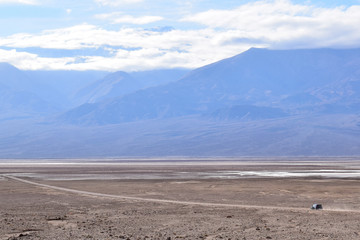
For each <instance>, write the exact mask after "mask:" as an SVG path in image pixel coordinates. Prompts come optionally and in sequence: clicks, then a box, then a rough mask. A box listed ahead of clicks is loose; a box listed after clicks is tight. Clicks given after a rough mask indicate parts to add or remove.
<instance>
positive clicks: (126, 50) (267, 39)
mask: <svg viewBox="0 0 360 240" xmlns="http://www.w3.org/2000/svg"><path fill="white" fill-rule="evenodd" d="M2 2H14V3H21V2H22V3H30V2H32V3H34V1H30V0H29V1H25V0H24V1H20V0H19V1H0V4H1V3H2ZM160 2H161V1H154V2H153V3H152V5H153V7H154V8H153V9H156V7H158V8H159V9H160V10H161V11H160V10H159V11H156V10H153V11H145V10H144V9H143V8H145V7H146V6H149V4H151V3H150V1H146V0H132V1H131V0H121V1H120V0H118V1H107V0H95V1H94V2H93V5H94V6H92V5H91V4H89V6H88V7H89V8H91V7H92V8H94V9H97V10H91V11H90V10H89V11H90V12H91V13H92V16H91V17H88V18H84V19H85V21H84V22H80V23H79V22H78V21H75V19H77V20H78V19H79V17H74V18H71V15H75V14H76V13H77V12H79V11H80V10H76V8H75V7H76V6H68V5H65V6H64V15H66V16H67V18H69V20H68V22H67V24H65V25H66V26H64V27H57V28H52V29H43V30H42V31H39V32H18V33H16V34H10V35H5V36H0V53H1V54H0V61H2V62H9V63H11V64H13V65H15V66H17V67H19V68H21V69H76V70H87V69H96V70H110V71H114V70H126V71H135V70H145V69H156V68H195V67H200V66H202V65H205V64H209V63H211V62H215V61H218V60H220V59H223V58H226V57H230V56H233V55H235V54H238V53H240V52H242V51H245V50H247V49H248V48H250V47H266V48H271V49H295V48H320V47H330V48H346V47H352V48H353V47H360V31H358V26H359V24H360V5H356V4H350V5H349V4H348V5H344V4H338V5H336V6H330V5H329V6H326V5H324V4H323V5H321V4H320V5H319V4H315V3H311V2H309V1H306V2H303V3H293V2H291V1H288V0H274V1H268V0H260V1H249V2H248V3H244V4H241V5H236V6H234V7H232V8H224V6H220V5H219V6H218V9H216V8H213V7H216V6H214V5H211V4H210V3H209V4H208V5H209V7H207V8H206V7H203V8H199V7H198V8H195V7H194V5H195V4H196V3H197V4H199V3H198V1H195V0H194V1H186V2H182V3H181V4H180V3H178V2H177V1H170V3H169V4H168V5H169V9H168V10H169V11H166V9H167V7H166V6H165V5H164V4H163V5H161V7H162V8H161V7H160V5H159V4H161V3H160ZM205 2H209V1H205ZM129 5H131V7H130V6H129ZM96 6H98V8H99V9H98V8H96ZM170 6H173V8H175V7H174V6H177V9H175V10H177V11H176V13H174V12H170ZM81 7H84V6H83V5H81ZM210 7H211V8H210ZM73 8H74V9H73ZM136 9H139V11H137V10H136ZM141 9H142V10H141ZM69 15H70V16H69ZM64 18H65V17H64ZM170 26H171V27H170ZM55 53H56V54H55Z"/></svg>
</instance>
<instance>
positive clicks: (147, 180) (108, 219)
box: [0, 159, 360, 240]
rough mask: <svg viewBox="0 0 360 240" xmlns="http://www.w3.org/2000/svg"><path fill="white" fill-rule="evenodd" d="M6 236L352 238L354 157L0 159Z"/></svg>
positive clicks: (355, 233) (1, 229)
mask: <svg viewBox="0 0 360 240" xmlns="http://www.w3.org/2000/svg"><path fill="white" fill-rule="evenodd" d="M313 203H321V204H322V205H323V207H324V209H323V210H311V209H310V207H311V206H312V204H313ZM8 239H21V240H22V239H24V240H25V239H165V240H168V239H208V240H210V239H241V240H242V239H347V240H351V239H360V162H359V161H358V160H356V159H355V160H346V161H345V160H344V159H338V160H336V159H335V160H332V161H292V162H287V161H226V162H221V161H214V162H211V161H210V162H209V161H198V162H197V161H194V162H181V161H180V162H136V163H129V162H111V163H94V162H92V163H62V164H60V163H51V164H50V163H0V240H8Z"/></svg>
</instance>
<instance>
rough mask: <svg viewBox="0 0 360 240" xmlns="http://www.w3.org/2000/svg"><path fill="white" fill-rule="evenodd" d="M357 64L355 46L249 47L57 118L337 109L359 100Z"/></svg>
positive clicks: (107, 120) (111, 119)
mask: <svg viewBox="0 0 360 240" xmlns="http://www.w3.org/2000/svg"><path fill="white" fill-rule="evenodd" d="M359 69H360V49H346V50H334V49H312V50H266V49H250V50H248V51H247V52H244V53H242V54H239V55H237V56H234V57H232V58H229V59H225V60H222V61H220V62H217V63H214V64H210V65H208V66H205V67H202V68H199V69H196V70H194V71H192V72H190V73H189V74H188V75H186V76H185V77H184V78H182V79H180V80H178V81H176V82H173V83H169V84H167V85H164V86H159V87H153V88H149V89H145V90H142V91H138V92H136V93H133V94H130V95H126V96H123V97H119V98H116V99H112V100H108V101H102V102H98V103H95V104H93V105H92V106H91V107H90V106H87V107H86V110H84V107H79V108H75V109H72V110H70V111H69V112H67V113H65V114H64V115H62V117H61V119H62V120H65V121H67V122H71V123H91V124H114V123H120V122H126V121H137V120H144V119H162V118H169V117H179V116H186V115H193V114H197V115H201V114H206V113H209V112H214V111H216V110H217V109H221V108H229V107H232V106H236V105H253V106H259V107H276V108H280V109H283V110H286V111H287V112H292V113H293V114H298V113H304V112H316V111H321V110H322V109H324V108H326V105H329V104H331V105H334V106H335V105H338V106H339V107H340V108H341V107H344V106H348V105H356V104H358V103H359V92H358V90H359V89H358V86H359V81H360V72H359ZM340 89H343V90H341V91H340ZM334 90H336V91H337V92H336V93H335V94H334V93H333V91H334ZM299 98H300V99H301V101H299Z"/></svg>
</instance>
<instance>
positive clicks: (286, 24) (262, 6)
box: [182, 0, 360, 48]
mask: <svg viewBox="0 0 360 240" xmlns="http://www.w3.org/2000/svg"><path fill="white" fill-rule="evenodd" d="M182 21H188V22H195V23H199V24H202V25H205V26H207V27H209V28H220V29H228V30H230V29H235V30H238V31H239V33H240V34H239V36H238V38H239V39H241V38H242V39H255V40H256V39H257V40H262V41H265V42H267V43H268V45H269V47H291V48H301V47H321V46H322V47H333V46H334V47H335V46H340V45H343V46H355V45H358V43H359V40H360V31H358V26H359V25H360V6H356V5H355V6H351V7H349V8H345V7H337V8H320V7H315V6H312V5H300V4H292V3H291V2H290V1H288V0H275V1H257V2H250V3H248V4H245V5H242V6H240V7H238V8H236V9H234V10H210V11H206V12H201V13H198V14H195V15H192V16H187V17H185V18H183V19H182Z"/></svg>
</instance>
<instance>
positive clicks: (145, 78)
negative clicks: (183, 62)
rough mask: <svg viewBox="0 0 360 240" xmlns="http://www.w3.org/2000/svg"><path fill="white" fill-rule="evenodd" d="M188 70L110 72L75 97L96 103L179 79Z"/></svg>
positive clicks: (81, 90) (81, 101) (82, 100)
mask: <svg viewBox="0 0 360 240" xmlns="http://www.w3.org/2000/svg"><path fill="white" fill-rule="evenodd" d="M186 72H187V71H186V70H178V69H165V70H153V71H143V72H132V73H126V72H122V71H119V72H115V73H111V74H108V75H106V76H105V77H104V78H102V79H99V80H97V81H95V82H93V83H91V84H89V85H88V86H86V87H84V88H82V89H80V90H79V91H78V92H77V93H76V95H75V97H74V98H75V99H76V101H77V102H78V103H96V102H100V101H102V100H106V99H111V98H115V97H122V96H124V95H127V94H130V93H134V92H136V91H138V90H141V89H146V88H149V87H153V86H159V85H162V84H165V83H169V82H171V81H175V80H178V79H179V78H180V77H181V76H183V75H184V74H185V73H186Z"/></svg>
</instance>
